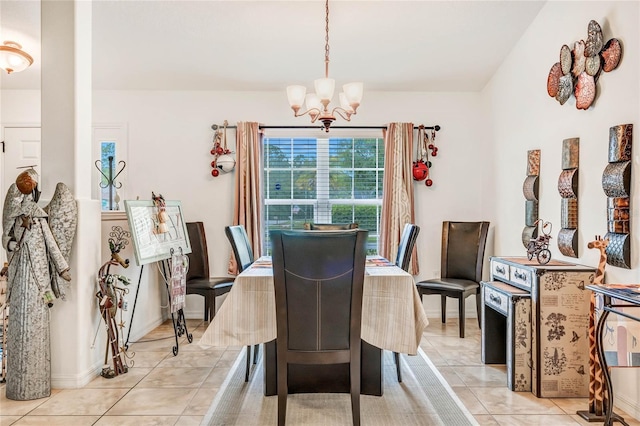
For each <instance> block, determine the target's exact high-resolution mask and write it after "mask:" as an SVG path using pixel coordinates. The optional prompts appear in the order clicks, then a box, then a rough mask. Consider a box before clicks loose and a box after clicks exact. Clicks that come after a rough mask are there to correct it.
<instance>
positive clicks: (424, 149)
mask: <svg viewBox="0 0 640 426" xmlns="http://www.w3.org/2000/svg"><path fill="white" fill-rule="evenodd" d="M420 127H424V126H420ZM432 140H433V137H432ZM433 147H434V145H432V144H430V143H429V135H428V134H427V132H425V131H424V128H423V131H422V152H423V153H424V158H425V160H424V164H425V165H426V166H427V176H425V177H426V179H425V181H424V184H425V185H426V186H431V185H433V180H431V178H430V177H429V170H430V169H431V161H429V149H431V150H432V151H431V153H432V154H433V152H434V149H433ZM435 152H438V149H437V148H436V149H435Z"/></svg>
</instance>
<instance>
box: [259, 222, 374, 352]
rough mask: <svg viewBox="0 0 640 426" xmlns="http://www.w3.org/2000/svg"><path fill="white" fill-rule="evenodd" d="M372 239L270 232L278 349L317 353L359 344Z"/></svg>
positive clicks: (360, 233)
mask: <svg viewBox="0 0 640 426" xmlns="http://www.w3.org/2000/svg"><path fill="white" fill-rule="evenodd" d="M367 235H368V231H365V230H351V231H342V232H340V231H338V232H336V231H326V232H323V231H314V232H308V231H272V232H271V242H272V258H273V280H274V289H275V297H276V324H277V329H278V337H277V342H278V346H279V347H280V344H281V343H282V344H286V349H285V350H286V351H304V352H318V351H332V350H333V351H340V350H345V349H347V350H348V349H349V348H351V347H353V345H356V344H357V345H358V346H359V345H360V327H361V325H360V323H361V317H362V291H363V283H364V268H365V260H366V250H365V244H366V240H367ZM281 339H282V340H281ZM278 352H280V349H278Z"/></svg>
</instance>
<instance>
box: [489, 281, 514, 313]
mask: <svg viewBox="0 0 640 426" xmlns="http://www.w3.org/2000/svg"><path fill="white" fill-rule="evenodd" d="M508 303H509V296H507V295H506V294H503V293H500V292H499V291H496V290H494V289H492V288H490V287H486V286H485V288H484V304H485V305H487V306H490V307H491V308H493V309H495V310H496V311H498V312H500V313H502V314H503V315H507V311H508V309H509V305H508Z"/></svg>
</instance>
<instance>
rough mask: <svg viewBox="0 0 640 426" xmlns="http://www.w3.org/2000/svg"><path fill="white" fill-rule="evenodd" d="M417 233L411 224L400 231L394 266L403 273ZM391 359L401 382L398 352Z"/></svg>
mask: <svg viewBox="0 0 640 426" xmlns="http://www.w3.org/2000/svg"><path fill="white" fill-rule="evenodd" d="M419 233H420V227H419V226H418V225H415V224H413V223H407V224H406V225H404V229H403V230H402V235H401V236H400V243H399V244H398V254H397V255H396V266H397V267H398V268H401V269H402V270H404V271H405V272H409V265H410V264H411V255H412V254H413V247H414V246H415V245H416V240H417V239H418V234H419ZM393 357H394V358H395V361H396V370H397V372H398V382H402V373H401V371H400V354H399V353H398V352H394V353H393Z"/></svg>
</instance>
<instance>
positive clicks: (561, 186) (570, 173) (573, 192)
mask: <svg viewBox="0 0 640 426" xmlns="http://www.w3.org/2000/svg"><path fill="white" fill-rule="evenodd" d="M558 192H559V193H560V196H561V197H562V198H576V197H577V196H578V169H570V170H563V171H562V173H560V177H559V178H558Z"/></svg>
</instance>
